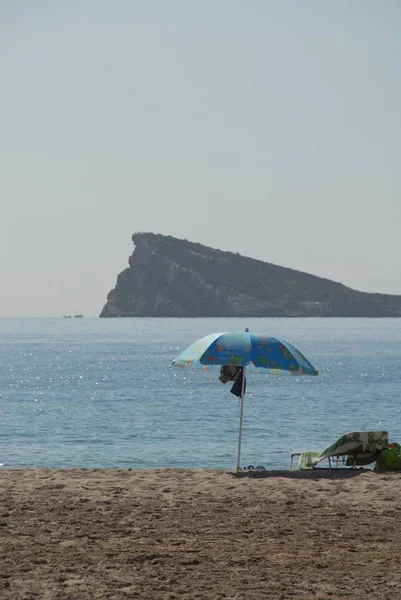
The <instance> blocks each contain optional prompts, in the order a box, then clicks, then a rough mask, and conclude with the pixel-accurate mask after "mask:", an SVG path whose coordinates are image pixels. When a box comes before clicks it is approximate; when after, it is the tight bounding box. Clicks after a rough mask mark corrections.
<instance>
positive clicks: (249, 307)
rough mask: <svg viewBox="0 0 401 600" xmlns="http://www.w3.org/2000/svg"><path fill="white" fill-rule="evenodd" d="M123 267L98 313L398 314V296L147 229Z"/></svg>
mask: <svg viewBox="0 0 401 600" xmlns="http://www.w3.org/2000/svg"><path fill="white" fill-rule="evenodd" d="M132 240H133V242H134V244H135V250H134V252H133V254H132V255H131V256H130V258H129V268H127V269H125V270H124V271H123V272H122V273H120V275H119V276H118V278H117V284H116V287H115V288H114V289H113V290H111V292H110V293H109V294H108V296H107V302H106V304H105V306H104V308H103V310H102V312H101V314H100V316H101V317H401V296H392V295H388V294H368V293H365V292H358V291H355V290H352V289H351V288H348V287H346V286H344V285H342V284H340V283H335V282H334V281H330V280H329V279H323V278H321V277H316V276H315V275H309V274H307V273H302V272H301V271H295V270H293V269H288V268H285V267H278V266H276V265H273V264H270V263H265V262H262V261H259V260H254V259H252V258H246V257H243V256H240V255H239V254H233V253H232V252H222V251H221V250H214V249H212V248H208V247H206V246H202V245H201V244H194V243H192V242H188V241H186V240H179V239H176V238H173V237H171V236H163V235H155V234H153V233H135V234H134V235H133V236H132Z"/></svg>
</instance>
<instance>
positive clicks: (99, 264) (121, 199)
mask: <svg viewBox="0 0 401 600" xmlns="http://www.w3.org/2000/svg"><path fill="white" fill-rule="evenodd" d="M0 73H1V79H0V82H1V83H0V86H1V92H0V107H1V111H0V198H1V216H0V252H1V271H0V282H1V295H0V315H1V316H14V315H15V316H60V315H62V314H64V313H69V314H70V313H73V314H74V313H77V312H79V313H83V314H84V315H86V316H91V315H98V314H99V312H100V310H101V308H102V306H103V304H104V303H105V300H106V295H107V293H108V291H109V290H110V289H111V288H112V287H114V285H115V281H116V277H117V274H118V273H119V272H120V271H121V270H122V269H124V268H125V267H126V266H127V259H128V256H129V255H130V254H131V252H132V250H133V245H132V242H131V235H132V233H133V232H135V231H153V232H155V233H164V234H170V235H173V236H176V237H181V238H187V239H189V240H191V241H195V242H201V243H204V244H206V245H208V246H212V247H215V248H220V249H222V250H231V251H234V252H240V253H241V254H244V255H247V256H251V257H255V258H259V259H262V260H265V261H269V262H273V263H276V264H279V265H284V266H289V267H292V268H296V269H300V270H302V271H307V272H309V273H314V274H317V275H321V276H325V277H328V278H330V279H334V280H337V281H341V282H343V283H345V284H347V285H350V286H352V287H355V288H357V289H360V290H364V291H381V292H387V293H396V294H401V268H400V259H401V235H400V233H399V232H400V226H401V167H400V157H401V2H400V0H331V1H330V0H325V1H323V0H314V1H311V0H292V1H291V0H248V1H245V0H146V1H144V0H113V1H110V0H0Z"/></svg>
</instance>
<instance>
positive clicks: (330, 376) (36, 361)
mask: <svg viewBox="0 0 401 600" xmlns="http://www.w3.org/2000/svg"><path fill="white" fill-rule="evenodd" d="M245 327H249V328H250V330H251V331H255V332H261V333H266V334H267V335H272V336H276V337H278V338H282V339H284V340H287V341H289V342H291V343H292V344H294V345H295V346H296V347H298V348H299V349H300V350H301V352H302V353H303V354H305V356H306V357H307V358H308V359H309V360H310V361H311V362H312V364H313V365H314V366H315V368H316V369H318V370H319V376H318V377H292V376H288V375H285V376H280V377H278V376H271V375H265V374H258V373H256V372H253V371H252V370H251V369H249V370H248V372H247V393H246V397H245V405H244V425H243V438H242V459H241V464H242V466H245V465H249V464H253V465H255V466H256V465H264V466H265V467H266V468H288V466H289V459H290V453H291V452H292V451H294V450H305V449H320V448H324V447H326V446H328V445H329V444H331V443H332V442H333V441H335V440H336V439H337V438H338V437H339V436H341V435H342V434H343V433H345V432H347V431H363V430H376V429H379V430H387V431H388V432H389V436H390V439H391V440H392V441H398V442H401V397H400V391H401V385H400V384H401V319H398V320H397V319H85V318H84V319H74V318H72V319H61V318H60V319H0V462H1V463H3V465H4V467H3V468H7V467H8V468H12V467H58V468H59V467H78V466H79V467H122V468H130V467H131V468H133V469H138V468H141V469H144V468H156V467H192V468H193V467H195V468H232V467H234V466H235V464H236V458H237V443H238V422H239V410H238V399H237V398H236V397H235V396H233V395H232V394H231V393H230V387H231V385H230V383H228V384H226V385H223V384H222V383H221V382H220V381H219V379H218V376H219V371H218V370H209V371H206V372H203V371H199V370H185V369H177V368H175V367H173V366H172V365H171V361H172V360H173V359H174V358H175V357H176V356H177V355H178V354H180V352H181V351H182V350H184V348H185V347H186V346H187V345H188V344H190V343H191V342H193V341H194V340H196V339H197V338H199V337H202V336H204V335H207V334H209V333H212V332H217V331H233V330H244V329H245Z"/></svg>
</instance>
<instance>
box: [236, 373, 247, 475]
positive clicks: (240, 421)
mask: <svg viewBox="0 0 401 600" xmlns="http://www.w3.org/2000/svg"><path fill="white" fill-rule="evenodd" d="M244 396H245V367H242V385H241V406H240V411H239V435H238V457H237V471H239V470H240V461H241V438H242V417H243V414H244Z"/></svg>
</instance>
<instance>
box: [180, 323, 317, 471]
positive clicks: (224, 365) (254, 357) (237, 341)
mask: <svg viewBox="0 0 401 600" xmlns="http://www.w3.org/2000/svg"><path fill="white" fill-rule="evenodd" d="M173 365H174V366H176V367H195V368H201V369H208V368H209V367H216V366H217V367H220V370H221V376H220V379H221V381H223V382H224V379H225V378H226V380H227V378H228V379H234V380H235V384H238V383H240V385H239V393H238V394H237V395H238V396H239V397H240V417H239V434H238V455H237V469H239V468H240V458H241V438H242V420H243V412H244V396H245V386H246V380H245V369H246V367H247V366H248V365H253V366H254V367H256V368H257V369H263V370H265V371H266V372H268V373H274V374H282V373H290V374H291V375H318V371H317V370H316V369H315V368H314V367H313V365H311V363H310V362H309V361H308V360H307V359H306V358H305V356H304V355H303V354H301V352H300V351H299V350H297V349H296V348H295V347H294V346H293V345H292V344H290V343H289V342H285V341H284V340H278V339H277V338H275V337H271V336H268V335H263V334H259V333H251V332H250V331H249V329H246V330H245V331H233V332H224V333H212V334H210V335H206V336H205V337H203V338H201V339H199V340H197V341H196V342H193V343H192V344H191V345H190V346H188V347H187V348H186V349H185V350H184V352H182V353H181V354H180V355H179V356H178V357H177V358H176V359H174V360H173ZM234 367H236V368H237V369H234ZM233 387H234V386H233ZM232 392H233V393H236V392H235V390H232Z"/></svg>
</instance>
